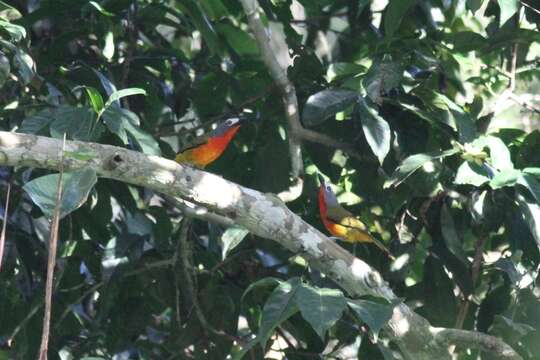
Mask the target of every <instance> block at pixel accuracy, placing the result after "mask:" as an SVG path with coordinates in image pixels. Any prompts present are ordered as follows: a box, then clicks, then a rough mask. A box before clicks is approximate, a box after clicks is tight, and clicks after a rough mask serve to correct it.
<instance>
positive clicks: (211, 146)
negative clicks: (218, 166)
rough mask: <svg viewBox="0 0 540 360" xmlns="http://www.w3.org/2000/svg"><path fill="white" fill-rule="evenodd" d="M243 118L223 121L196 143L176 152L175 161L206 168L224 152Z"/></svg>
mask: <svg viewBox="0 0 540 360" xmlns="http://www.w3.org/2000/svg"><path fill="white" fill-rule="evenodd" d="M241 125H242V120H241V119H240V118H230V119H227V120H225V121H223V122H221V123H220V124H219V125H218V126H217V127H216V128H215V129H214V130H212V131H210V132H209V133H208V134H205V135H203V136H201V137H199V138H197V139H196V141H195V144H194V145H192V146H190V147H188V148H185V149H182V151H180V152H179V153H177V154H176V157H175V161H176V162H177V163H180V164H186V163H187V164H191V165H194V166H196V167H199V168H204V167H206V166H207V165H208V164H210V163H212V162H214V161H215V160H216V159H217V158H219V157H220V156H221V154H223V152H224V151H225V149H226V148H227V146H228V145H229V143H230V142H231V140H232V139H233V137H234V136H235V135H236V133H237V132H238V130H239V129H240V126H241Z"/></svg>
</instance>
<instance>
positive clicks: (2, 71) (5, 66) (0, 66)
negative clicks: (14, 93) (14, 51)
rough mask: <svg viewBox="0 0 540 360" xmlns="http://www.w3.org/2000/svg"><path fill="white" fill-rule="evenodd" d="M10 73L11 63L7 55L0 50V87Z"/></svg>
mask: <svg viewBox="0 0 540 360" xmlns="http://www.w3.org/2000/svg"><path fill="white" fill-rule="evenodd" d="M10 73H11V65H10V64H9V59H8V58H7V56H5V55H4V54H2V53H1V52H0V88H1V87H2V86H4V84H5V83H6V81H7V80H8V78H9V74H10Z"/></svg>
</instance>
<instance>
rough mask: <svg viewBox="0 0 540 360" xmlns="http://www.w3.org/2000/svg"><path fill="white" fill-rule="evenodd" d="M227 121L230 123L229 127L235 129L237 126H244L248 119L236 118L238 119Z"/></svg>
mask: <svg viewBox="0 0 540 360" xmlns="http://www.w3.org/2000/svg"><path fill="white" fill-rule="evenodd" d="M227 121H230V125H229V127H233V126H237V125H242V124H243V123H244V122H245V121H246V119H244V118H239V117H236V118H230V119H228V120H227Z"/></svg>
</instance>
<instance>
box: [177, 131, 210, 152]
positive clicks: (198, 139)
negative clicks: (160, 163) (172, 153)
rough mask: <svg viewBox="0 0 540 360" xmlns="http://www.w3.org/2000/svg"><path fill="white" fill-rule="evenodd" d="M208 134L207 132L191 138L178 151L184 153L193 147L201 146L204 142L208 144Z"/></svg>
mask: <svg viewBox="0 0 540 360" xmlns="http://www.w3.org/2000/svg"><path fill="white" fill-rule="evenodd" d="M208 138H209V137H208V136H207V135H206V134H204V135H201V136H197V137H196V138H194V139H192V140H190V141H189V142H188V143H186V144H185V145H184V146H183V147H182V148H181V149H180V151H178V153H183V152H184V151H188V150H191V149H194V148H196V147H198V146H201V145H203V144H206V143H207V142H208Z"/></svg>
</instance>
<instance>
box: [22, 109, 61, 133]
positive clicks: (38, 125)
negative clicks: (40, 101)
mask: <svg viewBox="0 0 540 360" xmlns="http://www.w3.org/2000/svg"><path fill="white" fill-rule="evenodd" d="M53 120H54V109H43V110H41V111H39V112H37V113H35V114H34V115H32V116H30V117H27V118H26V119H24V120H23V121H22V123H21V126H20V127H19V129H17V132H19V133H23V134H38V133H40V132H42V131H43V130H44V129H45V128H47V127H48V126H49V125H50V123H51V122H52V121H53Z"/></svg>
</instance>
